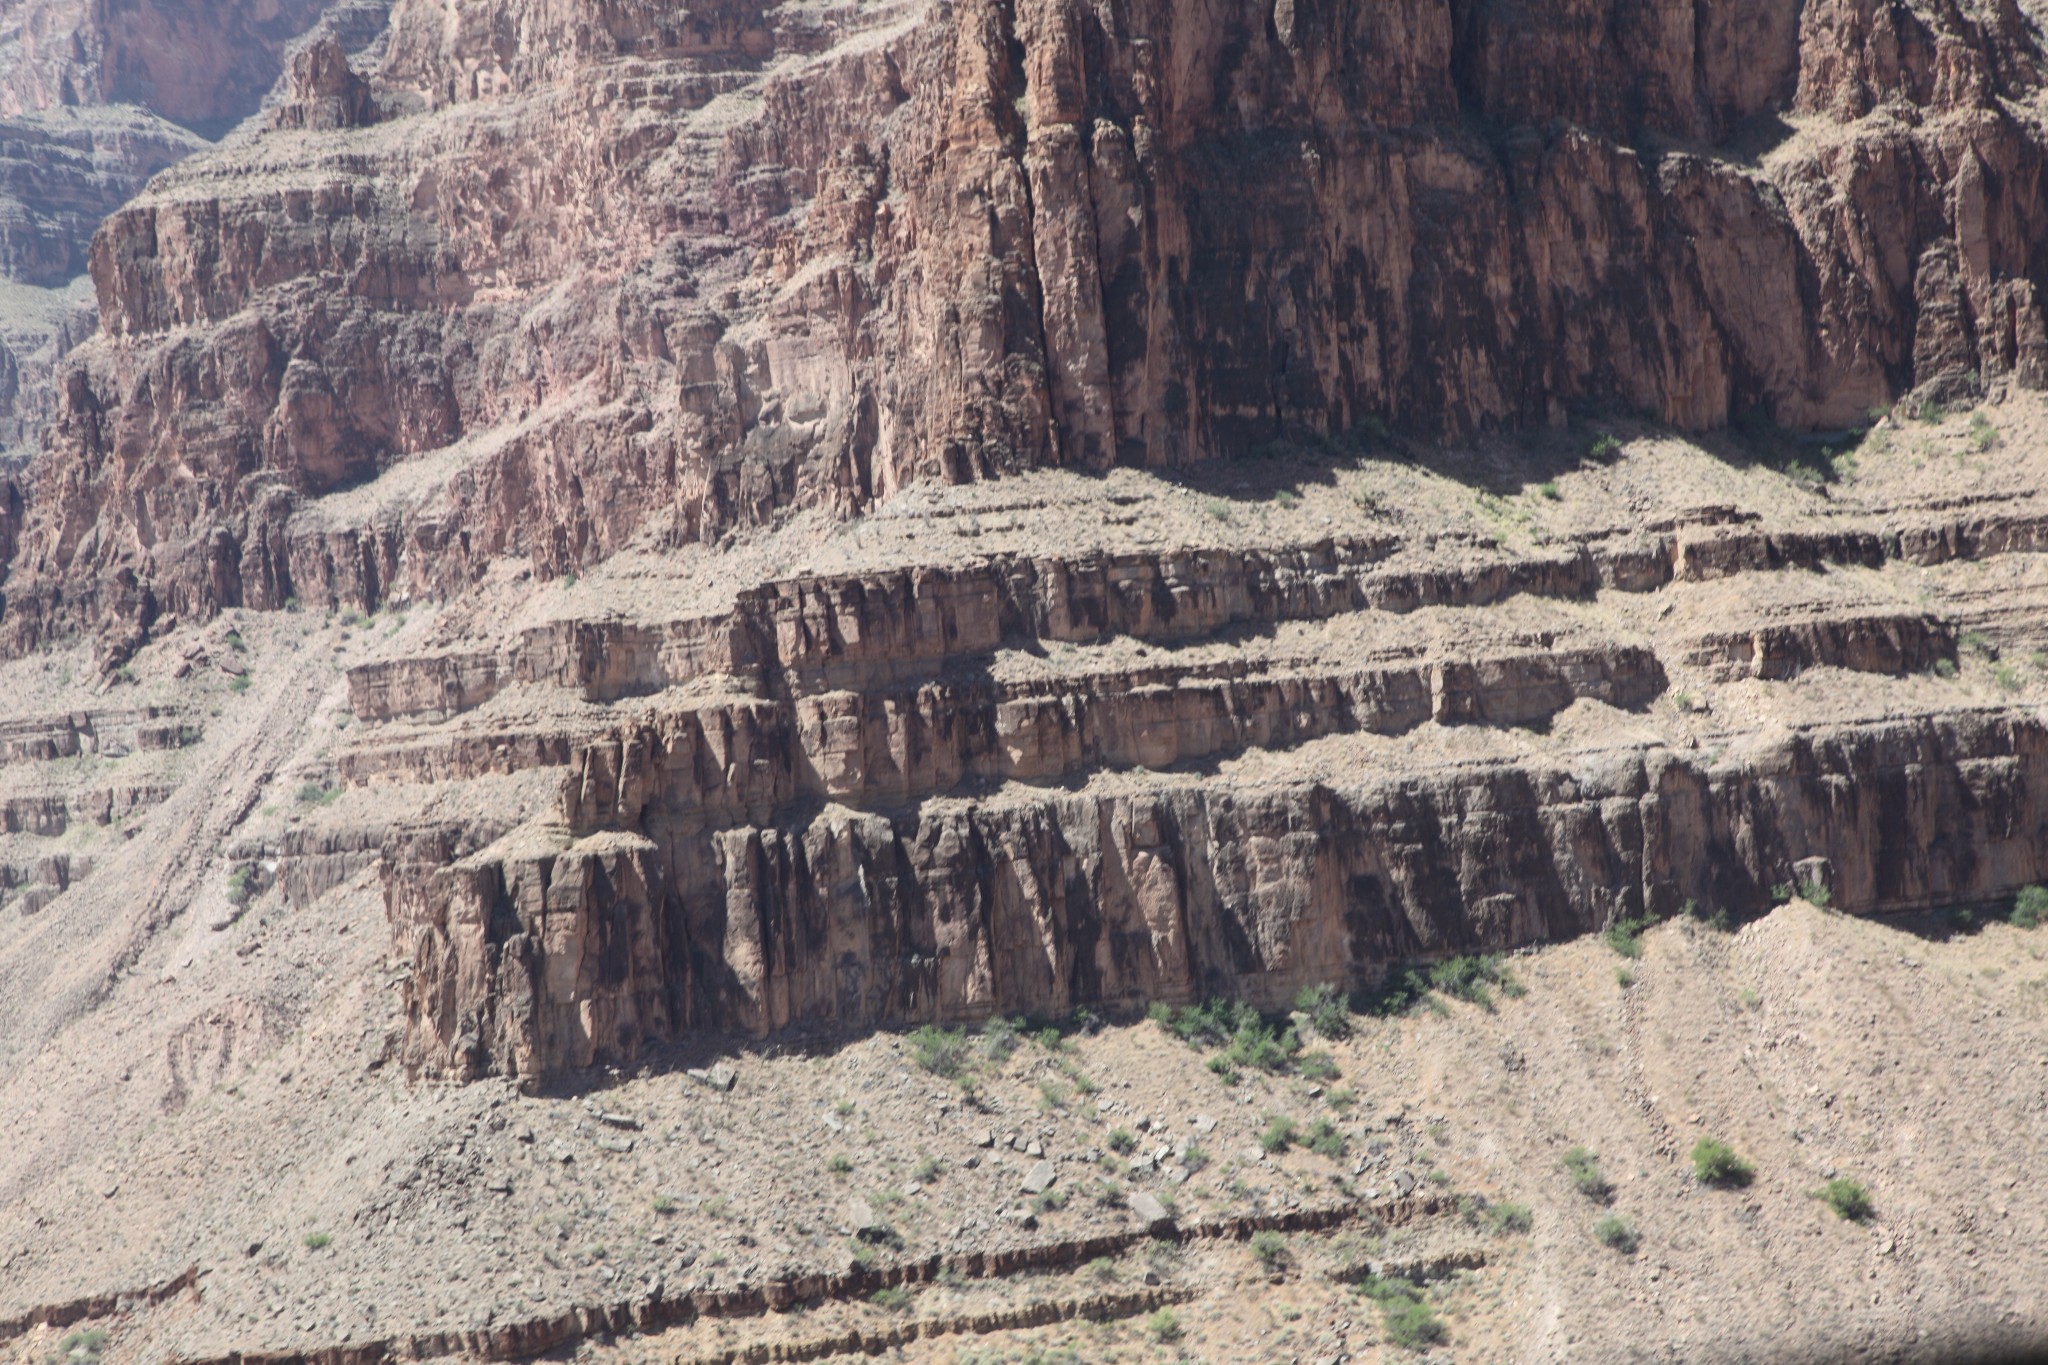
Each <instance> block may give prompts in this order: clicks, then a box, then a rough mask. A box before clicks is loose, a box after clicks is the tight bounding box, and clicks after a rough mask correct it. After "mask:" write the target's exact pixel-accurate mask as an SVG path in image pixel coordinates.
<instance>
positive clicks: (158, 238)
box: [6, 0, 2048, 648]
mask: <svg viewBox="0 0 2048 1365" xmlns="http://www.w3.org/2000/svg"><path fill="white" fill-rule="evenodd" d="M2033 35H2034V29H2033V27H2032V25H2031V21H2030V20H2029V18H2028V16H2027V12H2026V11H2025V10H2024V9H2023V8H2022V7H2020V6H2018V5H2017V4H2014V3H2012V2H2011V0H2006V2H2005V3H2002V4H1996V5H1990V6H1986V7H1983V8H1982V9H1980V10H1977V11H1967V12H1966V11H1964V10H1963V9H1960V8H1958V7H1954V6H1948V5H1939V6H1927V7H1924V8H1923V7H1920V6H1915V5H1908V4H1890V3H1888V4H1881V5H1880V4H1873V3H1869V0H1823V2H1822V3H1815V4H1809V5H1806V6H1804V7H1803V8H1796V9H1788V8H1787V7H1785V6H1783V5H1776V4H1771V5H1764V4H1746V3H1729V4H1725V5H1717V6H1708V7H1695V6H1692V5H1686V4H1676V3H1673V4H1658V5H1652V6H1648V7H1644V6H1641V5H1634V4H1629V5H1617V4H1611V3H1592V2H1589V0H1572V2H1571V3H1566V2H1565V0H1558V3H1555V4H1548V5H1544V6H1539V7H1536V8H1533V9H1532V8H1531V7H1528V6H1522V5H1497V4H1488V3H1470V4H1445V3H1442V0H1404V3H1401V4H1396V5H1379V6H1368V7H1363V8H1361V7H1357V6H1344V5H1330V4H1322V3H1305V2H1303V0H1288V2H1287V3H1282V4H1280V5H1277V6H1274V5H1266V4H1258V5H1253V4H1242V5H1235V6H1226V7H1224V8H1223V9H1222V10H1220V11H1215V12H1213V13H1212V12H1211V11H1209V10H1203V11H1201V12H1200V13H1196V12H1194V11H1190V10H1186V9H1185V8H1184V7H1183V6H1181V5H1179V4H1177V3H1173V0H1123V2H1121V3H1104V4H1097V5H1090V4H1081V3H1072V2H1071V0H1046V3H1038V2H1037V0H1029V2H1028V3H1023V4H1018V5H1015V6H1011V5H997V4H992V3H969V4H962V5H957V6H954V5H947V6H934V5H926V4H919V3H908V2H907V0H906V3H902V4H896V5H890V6H883V7H869V8H864V9H860V10H853V9H842V10H826V11H817V10H812V9H785V8H781V7H777V6H773V5H763V4H757V3H730V4H724V3H722V4H719V5H714V6H711V7H708V8H706V7H696V8H693V9H690V10H688V11H682V10H678V9H675V8H673V7H670V6H666V5H658V4H651V3H635V4H627V5H607V6H602V7H595V6H577V5H570V6H557V5H549V6H535V7H522V6H519V5H516V4H515V5H505V4H502V3H493V4H483V3H468V2H466V0H431V2H427V0H422V2H421V3H408V4H403V5H400V6H398V7H397V9H396V10H395V11H394V13H393V15H392V19H391V28H390V32H389V34H388V37H387V39H386V40H385V42H384V44H383V46H382V47H381V49H380V51H381V56H380V57H379V58H377V60H376V61H375V63H374V66H373V67H369V66H366V69H365V71H364V72H363V73H361V74H360V75H359V74H358V73H356V72H354V71H352V70H350V69H349V68H348V66H347V64H346V63H341V64H339V65H337V64H336V62H335V61H334V60H331V59H330V60H326V61H325V62H324V64H322V62H319V61H311V60H309V61H307V62H305V63H301V64H300V66H299V67H298V68H296V69H295V71H294V73H293V75H292V77H291V82H292V84H291V85H290V88H289V90H288V91H287V92H286V97H285V99H284V103H283V105H282V106H281V107H280V109H279V110H278V111H276V113H275V114H274V116H273V120H272V121H273V123H274V124H275V129H276V130H275V131H273V132H271V133H269V134H267V135H266V136H263V137H260V138H257V139H255V140H254V141H251V142H247V143H243V144H240V145H238V146H236V147H235V148H234V149H232V151H224V152H223V153H221V154H219V155H216V156H212V157H209V158H206V159H204V160H203V161H202V162H200V163H187V165H186V166H185V167H184V168H183V169H181V170H180V171H179V172H178V173H176V174H174V175H172V176H170V177H168V178H166V179H165V180H163V181H162V182H161V183H159V185H158V186H157V187H156V188H155V189H153V190H152V192H151V193H150V194H149V195H148V196H146V197H145V198H144V199H142V200H140V201H138V202H137V203H136V204H135V205H134V206H132V207H131V208H129V209H126V210H124V211H123V212H121V213H120V214H119V215H117V216H116V217H115V218H114V219H112V220H111V221H110V222H109V223H108V225H107V227H106V229H105V231H104V233H103V234H102V236H101V237H100V239H99V242H98V245H97V247H96V248H95V257H94V279H95V283H96V286H97V288H98V291H99V294H100V302H101V306H102V309H103V311H104V316H105V325H106V337H105V339H104V340H102V341H99V342H96V343H95V345H94V347H93V348H92V351H91V353H90V354H89V355H88V356H86V357H85V358H84V362H83V364H82V365H81V367H80V368H79V369H78V370H77V372H76V374H75V375H74V377H73V378H72V379H71V380H70V381H69V382H68V387H67V388H66V389H65V393H66V395H67V397H66V398H65V401H64V410H63V413H62V415H61V417H60V420H59V422H58V424H57V428H56V430H55V432H54V435H53V437H52V444H51V446H50V452H49V455H48V457H47V458H46V459H45V460H44V461H43V462H42V465H41V468H40V470H39V472H38V474H37V475H36V477H35V479H34V489H33V501H34V503H35V510H34V511H33V512H32V513H31V515H30V521H31V523H32V525H31V529H30V530H29V531H28V533H27V534H26V536H25V538H24V548H23V551H22V553H21V554H20V555H19V556H18V558H17V563H16V568H15V570H14V572H13V575H12V579H11V583H10V589H9V608H8V614H7V624H6V630H7V633H8V635H9V637H10V638H11V640H12V641H13V642H14V645H15V647H16V648H19V647H21V646H23V645H25V644H27V643H30V642H32V641H34V640H35V639H38V638H42V637H43V636H45V635H47V634H48V633H50V632H52V631H64V630H69V629H71V628H73V627H75V626H78V625H80V624H87V623H101V624H105V625H107V627H108V629H109V630H110V631H111V632H112V633H113V635H114V636H115V637H116V638H121V637H133V636H135V635H136V634H137V633H138V631H139V630H141V629H143V628H146V626H147V624H148V621H149V619H151V618H152V617H153V616H154V615H155V614H156V613H160V612H162V613H175V614H178V615H181V616H182V615H189V614H192V613H199V614H205V613H207V612H210V611H212V610H215V609H217V608H218V607H220V606H223V605H232V604H243V603H246V604H249V605H253V606H276V605H277V604H279V603H281V602H283V601H284V600H285V599H287V598H290V597H298V598H300V599H302V600H323V599H324V600H333V601H341V602H353V603H358V604H369V603H375V602H378V601H382V600H385V599H386V598H389V597H393V596H398V597H405V596H415V595H420V594H445V593H448V592H451V591H454V590H456V589H458V588H460V587H461V586H462V585H463V584H465V583H467V582H469V581H471V580H472V579H473V578H474V577H475V575H477V574H478V573H480V572H481V571H482V568H483V566H484V565H485V564H486V563H487V562H488V561H489V560H490V559H491V558H492V557H493V556H496V555H500V554H507V553H509V554H516V555H521V556H526V557H529V558H531V560H532V561H533V562H534V564H535V565H536V567H537V568H539V569H540V570H541V571H542V572H545V573H558V572H561V571H563V570H566V569H569V568H571V567H574V566H578V565H584V564H587V563H589V562H592V561H594V560H596V559H599V558H602V557H603V556H605V555H606V554H609V553H612V552H615V551H616V550H617V549H618V548H620V547H621V546H623V545H625V544H627V543H629V542H630V541H631V540H632V538H633V537H634V536H635V535H636V534H638V535H646V536H655V537H667V538H670V539H672V540H675V539H680V540H683V541H693V540H698V539H715V538H716V537H718V536H719V535H721V534H724V533H725V532H727V531H729V530H731V529H733V528H735V527H744V526H748V525H754V524H760V523H764V522H767V521H769V520H772V519H773V518H774V517H776V516H777V515H779V514H780V513H781V512H782V511H783V510H784V509H787V508H789V507H791V506H797V505H813V504H815V505H822V506H827V507H830V508H832V509H834V510H835V511H837V512H840V513H846V512H850V511H854V510H857V509H859V508H862V507H866V506H869V505H872V504H873V502H874V501H875V500H876V499H878V498H884V497H887V496H888V495H890V494H891V493H892V492H893V491H895V490H897V489H900V488H902V487H904V486H906V485H907V484H909V483H910V482H912V481H914V480H918V479H946V480H961V479H974V478H981V477H986V476H988V475H991V474H997V473H1001V472H1003V471H1006V470H1018V469H1024V468H1030V467H1037V466H1046V465H1060V466H1067V467H1073V468H1082V469H1101V468H1104V467H1107V466H1109V465H1112V464H1118V463H1121V464H1130V465H1140V466H1148V467H1171V466H1182V465H1188V464H1191V463H1198V462H1201V461H1205V460H1209V459H1213V458H1216V457H1220V456H1230V455H1235V454H1241V453H1244V452H1245V451H1247V450H1249V449H1254V448H1257V447H1260V446H1263V445H1265V444H1268V443H1270V442H1273V441H1275V440H1283V439H1302V438H1308V439H1321V438H1326V437H1336V438H1341V437H1344V436H1346V435H1348V434H1356V433H1359V432H1361V431H1376V430H1378V429H1379V424H1381V423H1392V424H1394V425H1396V426H1400V427H1406V428H1413V429H1417V430H1423V431H1440V432H1451V433H1457V432H1467V431H1471V430H1474V429H1476V428H1481V427H1487V426H1492V425H1496V424H1514V425H1528V424H1542V423H1545V422H1554V421H1561V420H1563V418H1564V417H1565V415H1566V413H1567V411H1568V410H1569V409H1571V408H1572V407H1573V406H1574V405H1576V404H1580V403H1585V402H1604V403H1611V404H1618V405H1622V406H1625V407H1627V408H1631V409H1636V410H1642V411H1647V412H1651V413H1655V414H1657V415H1659V416H1660V417H1661V418H1663V419H1665V420H1667V421H1670V422H1673V423H1676V424H1679V425H1681V426H1687V427H1702V428H1704V427H1712V426H1715V425H1717V424H1719V423H1722V422H1724V421H1726V420H1728V419H1729V418H1730V417H1731V416H1732V415H1739V414H1746V413H1759V414H1762V415H1764V416H1766V417H1768V418H1770V419H1772V420H1776V421H1779V422H1783V423H1786V424H1790V425H1794V426H1807V427H1830V426H1844V425H1848V424H1850V423H1852V422H1855V421H1857V420H1860V418H1861V415H1862V414H1863V413H1864V412H1865V411H1866V410H1867V409H1869V408H1870V407H1872V406H1873V405H1878V404H1885V403H1888V402H1890V401H1891V400H1892V399H1893V398H1894V397H1896V396H1897V395H1899V394H1901V393H1903V392H1906V391H1907V390H1909V389H1913V388H1915V387H1919V388H1922V389H1930V390H1934V391H1940V390H1944V389H1948V390H1955V391H1961V390H1962V389H1963V388H1965V387H1966V386H1967V385H1970V384H1981V383H1983V382H1986V381H1987V379H1988V380H1989V381H1990V382H2004V381H2008V380H2011V381H2017V382H2019V383H2023V384H2034V383H2038V382H2040V381H2041V380H2042V378H2043V377H2044V375H2048V368H2044V367H2048V330H2044V326H2043V321H2042V315H2041V310H2040V305H2039V303H2038V301H2037V297H2036V291H2037V287H2038V282H2039V281H2040V280H2041V279H2042V272H2043V269H2044V263H2043V260H2042V254H2041V247H2040V245H2039V243H2040V241H2041V232H2040V225H2039V222H2038V218H2039V208H2038V206H2039V203H2040V202H2041V197H2042V196H2041V182H2040V176H2041V148H2042V136H2041V125H2040V117H2039V109H2038V103H2037V96H2038V89H2039V74H2038V66H2039V54H2038V50H2037V44H2036V42H2035V39H2034V36H2033ZM23 79H27V77H26V76H24V77H23ZM430 455H431V457H432V458H430V459H429V458H425V457H428V456H430ZM401 471H403V472H401ZM383 485H389V486H390V490H389V495H388V496H386V495H383V494H379V493H376V492H374V491H373V490H376V489H378V488H379V487H380V486H383ZM345 489H357V490H358V493H357V494H356V495H354V496H351V497H350V498H347V499H337V498H334V497H332V496H331V495H334V494H337V493H339V492H340V491H341V490H345Z"/></svg>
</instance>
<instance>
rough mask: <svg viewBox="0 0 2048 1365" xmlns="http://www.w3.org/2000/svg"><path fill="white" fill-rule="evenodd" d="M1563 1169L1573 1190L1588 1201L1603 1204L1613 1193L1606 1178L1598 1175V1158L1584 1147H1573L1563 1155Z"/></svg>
mask: <svg viewBox="0 0 2048 1365" xmlns="http://www.w3.org/2000/svg"><path fill="white" fill-rule="evenodd" d="M1564 1169H1565V1172H1566V1173H1567V1174H1568V1175H1570V1176H1571V1178H1572V1186H1573V1188H1575V1189H1576V1190H1578V1192H1579V1193H1580V1194H1583V1195H1585V1196H1586V1198H1588V1199H1592V1200H1595V1201H1597V1202H1599V1203H1602V1204H1604V1203H1606V1202H1607V1199H1608V1196H1609V1195H1611V1194H1613V1193H1614V1188H1613V1186H1611V1185H1609V1184H1608V1183H1607V1177H1606V1176H1604V1175H1602V1174H1601V1173H1600V1158H1599V1157H1597V1156H1595V1155H1594V1154H1593V1153H1592V1152H1589V1151H1587V1150H1586V1149H1585V1148H1584V1147H1574V1148H1572V1149H1571V1150H1570V1151H1568V1152H1566V1153H1565V1154H1564Z"/></svg>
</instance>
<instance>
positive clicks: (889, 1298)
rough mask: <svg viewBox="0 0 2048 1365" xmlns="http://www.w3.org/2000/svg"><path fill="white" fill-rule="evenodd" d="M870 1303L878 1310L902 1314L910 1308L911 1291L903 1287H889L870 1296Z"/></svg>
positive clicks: (893, 1285) (896, 1285) (895, 1285)
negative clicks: (882, 1309) (902, 1311)
mask: <svg viewBox="0 0 2048 1365" xmlns="http://www.w3.org/2000/svg"><path fill="white" fill-rule="evenodd" d="M868 1302H869V1303H871V1304H873V1305H874V1306H875V1307H877V1308H886V1309H888V1310H890V1311H891V1312H900V1311H901V1310H903V1309H905V1308H907V1307H909V1306H910V1291H909V1290H908V1289H905V1288H904V1287H903V1286H902V1285H898V1284H892V1285H888V1286H885V1287H884V1288H881V1289H877V1290H876V1291H875V1292H874V1293H872V1294H870V1295H868Z"/></svg>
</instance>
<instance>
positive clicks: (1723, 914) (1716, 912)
mask: <svg viewBox="0 0 2048 1365" xmlns="http://www.w3.org/2000/svg"><path fill="white" fill-rule="evenodd" d="M1683 913H1684V915H1685V917H1686V918H1687V919H1689V920H1692V921H1694V922H1695V923H1698V924H1704V925H1705V926H1706V927H1707V928H1709V929H1712V930H1713V931H1715V932H1716V933H1721V934H1725V933H1727V932H1728V930H1729V928H1730V927H1731V926H1730V925H1729V923H1728V912H1727V910H1725V909H1722V908H1718V907H1717V908H1713V909H1709V908H1708V907H1706V906H1704V905H1701V904H1700V903H1699V902H1698V901H1693V900H1689V901H1687V902H1686V903H1685V908H1684V912H1683Z"/></svg>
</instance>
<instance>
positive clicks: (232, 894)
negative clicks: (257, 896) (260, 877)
mask: <svg viewBox="0 0 2048 1365" xmlns="http://www.w3.org/2000/svg"><path fill="white" fill-rule="evenodd" d="M255 875H256V869H254V868H252V867H250V866H249V865H248V864H247V863H244V864H242V866H240V867H238V868H236V869H235V870H234V873H233V875H232V876H230V877H229V878H228V902H229V904H231V905H247V904H248V903H249V897H250V896H251V895H253V894H254V891H253V889H252V888H251V886H250V882H251V881H253V880H254V879H255Z"/></svg>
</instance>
